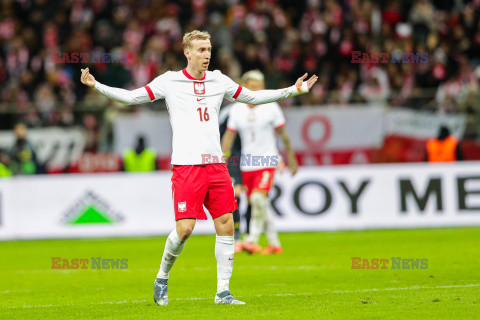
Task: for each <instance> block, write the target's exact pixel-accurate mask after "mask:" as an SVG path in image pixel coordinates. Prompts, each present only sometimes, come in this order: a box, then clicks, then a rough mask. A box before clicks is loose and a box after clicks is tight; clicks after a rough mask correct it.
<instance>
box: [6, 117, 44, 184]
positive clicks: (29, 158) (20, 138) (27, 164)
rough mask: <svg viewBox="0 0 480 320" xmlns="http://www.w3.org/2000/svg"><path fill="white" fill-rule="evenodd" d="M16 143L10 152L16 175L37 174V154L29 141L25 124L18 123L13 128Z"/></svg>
mask: <svg viewBox="0 0 480 320" xmlns="http://www.w3.org/2000/svg"><path fill="white" fill-rule="evenodd" d="M13 132H14V134H15V143H14V145H13V147H12V149H11V151H10V158H11V160H12V171H13V173H14V174H15V175H32V174H36V173H37V168H38V161H37V154H36V152H35V149H34V148H33V146H32V144H31V143H30V142H29V141H28V140H27V133H28V129H27V126H26V125H25V124H24V123H17V124H16V125H15V127H14V128H13Z"/></svg>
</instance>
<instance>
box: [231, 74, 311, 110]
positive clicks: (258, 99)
mask: <svg viewBox="0 0 480 320" xmlns="http://www.w3.org/2000/svg"><path fill="white" fill-rule="evenodd" d="M307 76H308V74H307V73H305V74H304V75H303V76H301V77H300V78H298V80H297V82H295V84H294V85H293V86H291V87H288V88H284V89H277V90H258V91H251V90H248V89H247V88H242V91H241V92H240V94H239V95H238V97H237V101H239V102H243V103H248V104H253V105H258V104H264V103H269V102H274V101H277V100H280V99H285V98H288V97H294V96H298V95H299V94H304V93H308V92H309V91H310V89H311V88H312V87H313V85H314V84H315V82H317V80H318V77H317V76H316V75H313V76H311V77H310V79H308V80H307V81H304V80H305V79H306V78H307Z"/></svg>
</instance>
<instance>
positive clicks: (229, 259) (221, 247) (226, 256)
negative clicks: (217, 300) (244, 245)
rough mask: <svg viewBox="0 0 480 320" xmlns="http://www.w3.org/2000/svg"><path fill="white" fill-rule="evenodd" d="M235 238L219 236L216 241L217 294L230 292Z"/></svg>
mask: <svg viewBox="0 0 480 320" xmlns="http://www.w3.org/2000/svg"><path fill="white" fill-rule="evenodd" d="M233 242H234V240H233V236H218V235H217V237H216V239H215V258H216V259H217V280H218V282H217V293H220V292H223V291H225V290H228V285H229V282H230V278H231V277H232V271H233V259H234V251H235V249H234V244H233Z"/></svg>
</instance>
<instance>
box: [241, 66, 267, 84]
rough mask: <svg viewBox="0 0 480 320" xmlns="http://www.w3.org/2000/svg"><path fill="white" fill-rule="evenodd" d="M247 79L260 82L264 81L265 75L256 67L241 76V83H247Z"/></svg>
mask: <svg viewBox="0 0 480 320" xmlns="http://www.w3.org/2000/svg"><path fill="white" fill-rule="evenodd" d="M249 80H256V81H260V82H265V76H264V75H263V73H262V72H261V71H260V70H258V69H256V70H251V71H248V72H245V73H244V74H243V76H242V83H243V84H245V83H247V82H248V81H249Z"/></svg>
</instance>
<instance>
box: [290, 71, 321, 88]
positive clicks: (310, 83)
mask: <svg viewBox="0 0 480 320" xmlns="http://www.w3.org/2000/svg"><path fill="white" fill-rule="evenodd" d="M307 76H308V73H305V74H304V75H303V76H301V77H300V78H298V79H297V82H295V86H296V87H297V89H298V91H300V89H301V88H302V84H303V80H305V79H306V78H307ZM317 80H318V77H317V75H315V74H314V75H313V76H311V77H310V79H308V80H307V86H308V90H310V89H312V87H313V85H314V84H315V82H317Z"/></svg>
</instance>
